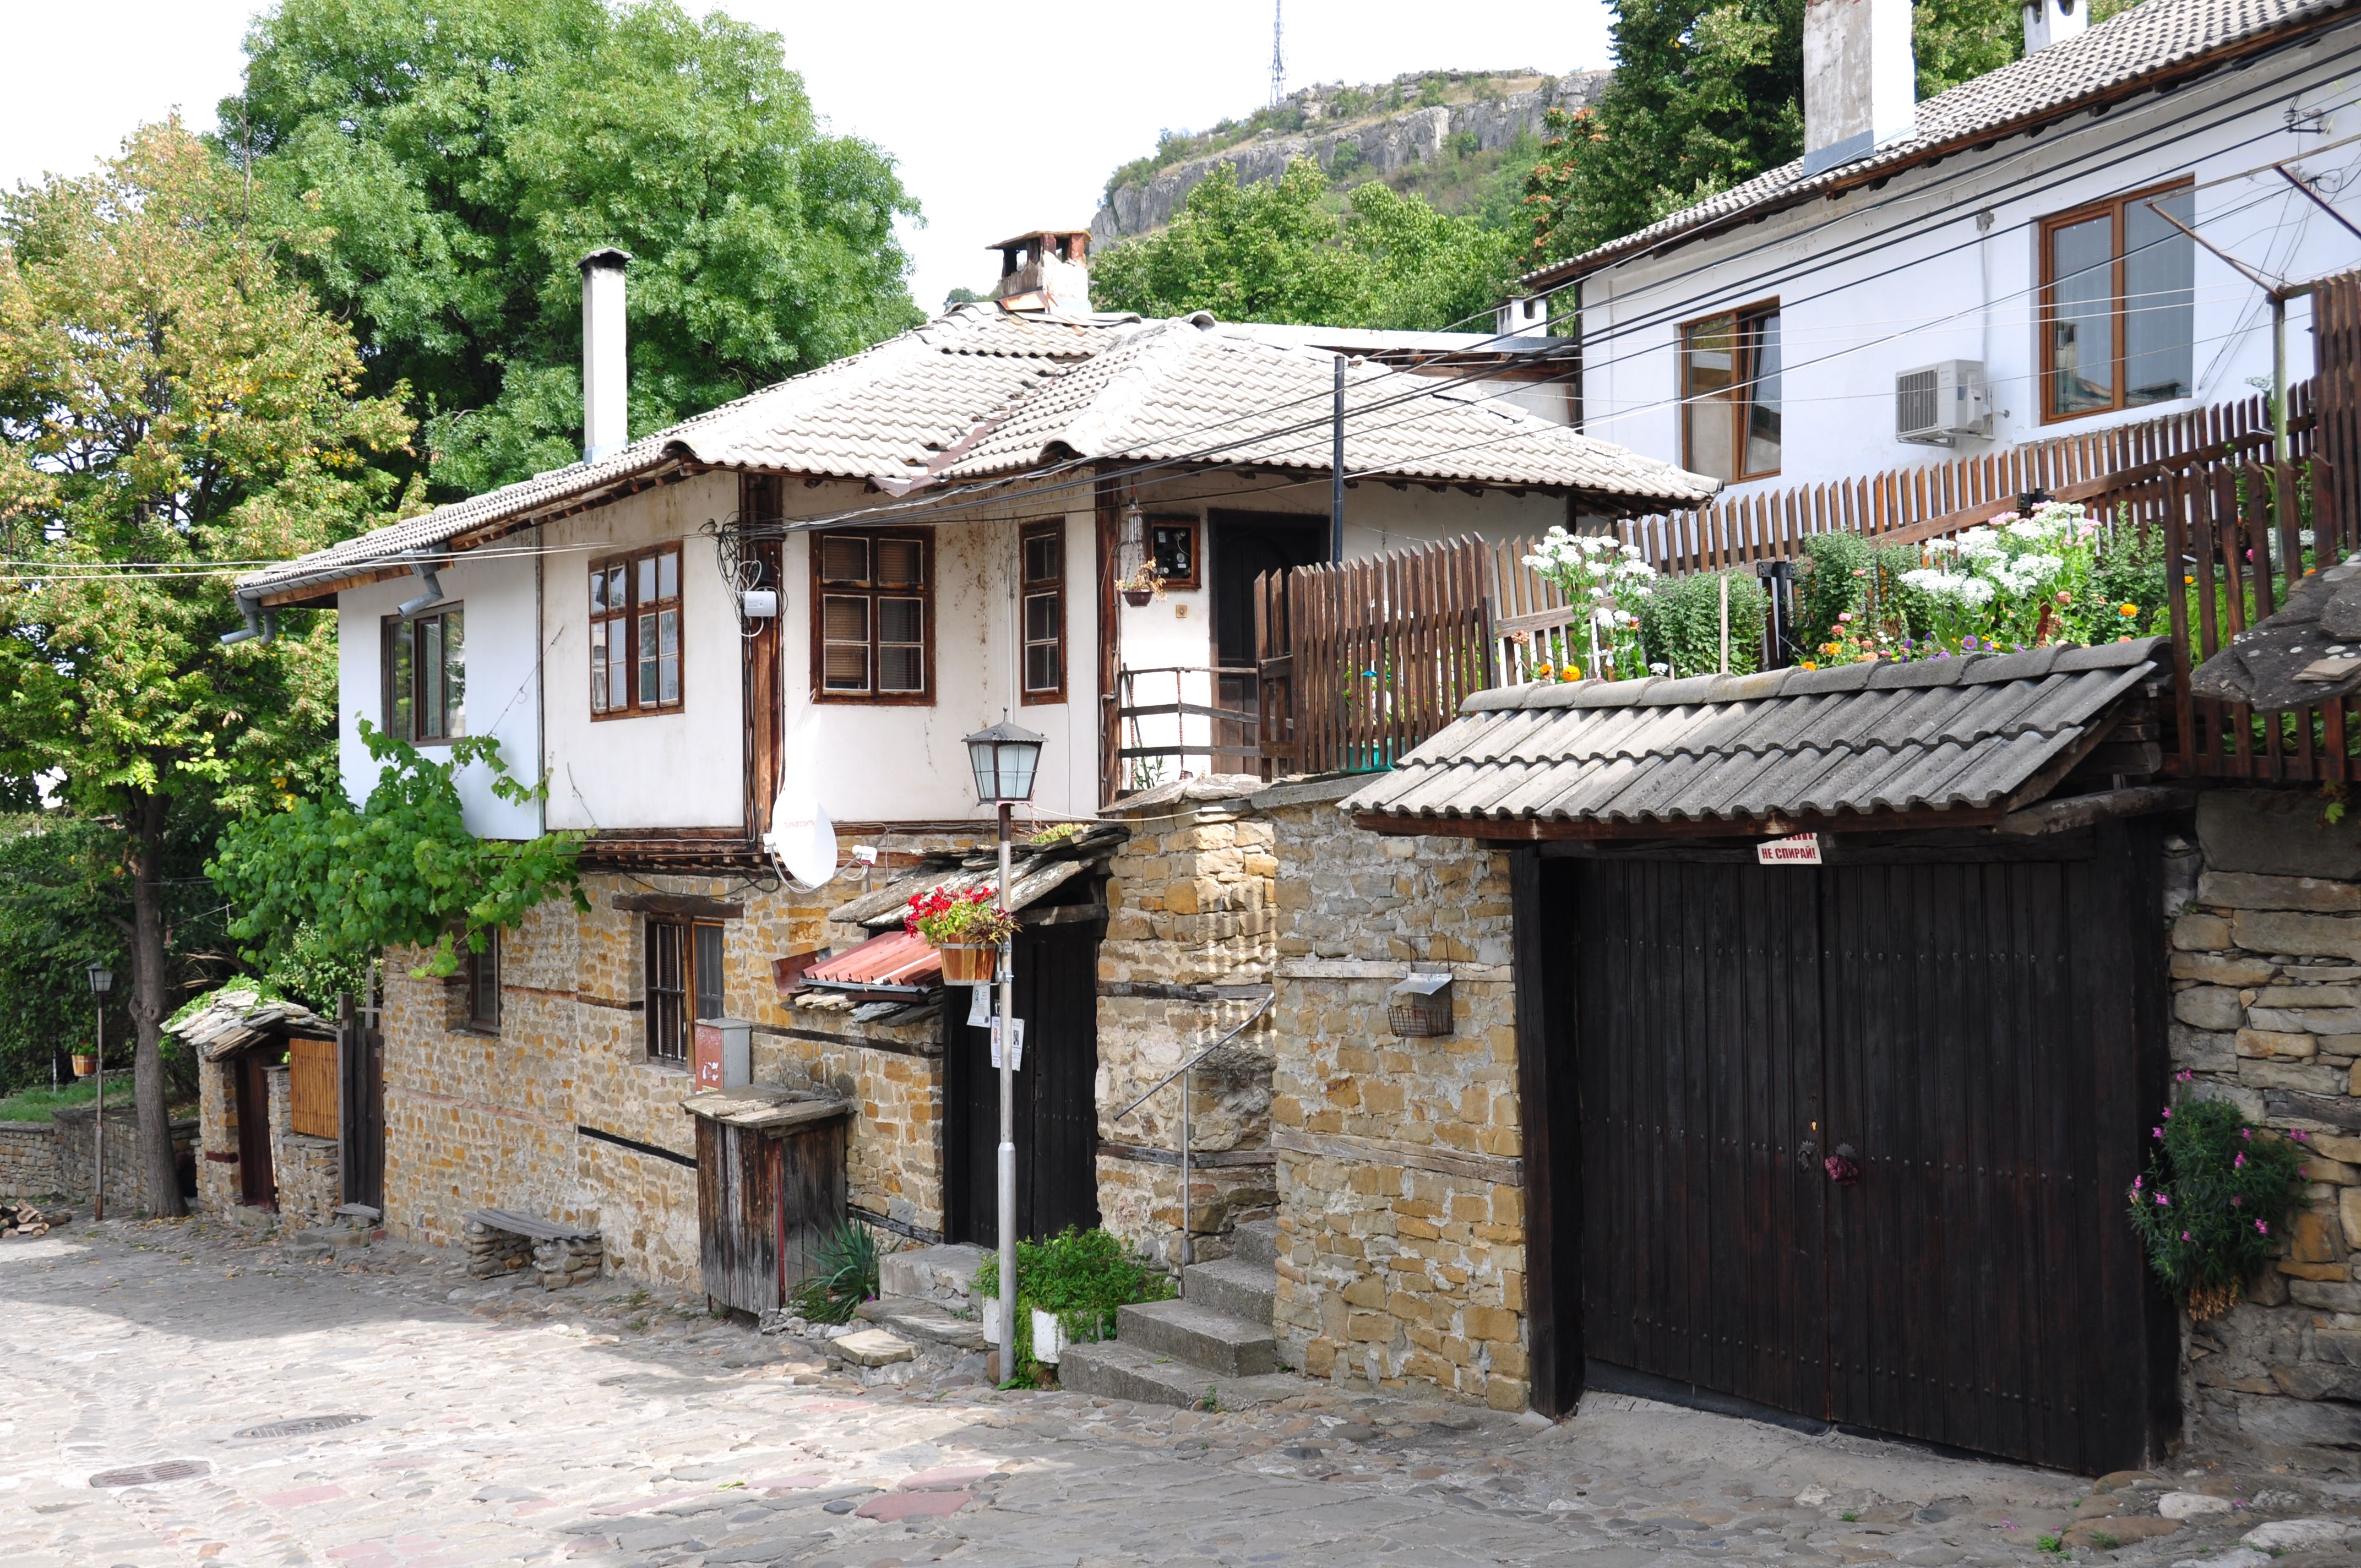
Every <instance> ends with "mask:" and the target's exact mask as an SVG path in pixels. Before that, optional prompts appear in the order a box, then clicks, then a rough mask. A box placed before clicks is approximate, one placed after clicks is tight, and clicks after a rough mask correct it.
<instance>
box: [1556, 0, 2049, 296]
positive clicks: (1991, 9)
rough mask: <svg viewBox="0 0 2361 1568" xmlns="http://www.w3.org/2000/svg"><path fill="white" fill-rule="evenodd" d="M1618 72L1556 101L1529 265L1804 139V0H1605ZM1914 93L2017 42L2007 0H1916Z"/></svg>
mask: <svg viewBox="0 0 2361 1568" xmlns="http://www.w3.org/2000/svg"><path fill="white" fill-rule="evenodd" d="M1613 4H1614V7H1615V22H1614V25H1613V27H1612V28H1611V29H1610V38H1611V40H1612V44H1613V49H1614V56H1615V74H1614V76H1613V78H1612V79H1611V80H1610V81H1609V83H1608V86H1607V90H1606V91H1605V92H1604V93H1601V94H1600V96H1599V100H1598V104H1596V105H1595V106H1593V107H1591V108H1587V109H1583V110H1579V111H1576V112H1574V113H1568V112H1566V111H1565V110H1563V109H1553V110H1551V111H1550V114H1549V115H1548V137H1547V139H1546V140H1545V141H1544V142H1543V146H1542V150H1541V157H1540V159H1539V161H1538V162H1536V163H1535V164H1534V166H1533V169H1532V174H1531V175H1530V176H1529V178H1528V179H1527V181H1526V183H1525V207H1526V210H1527V212H1528V213H1529V214H1531V216H1532V225H1533V228H1532V239H1531V243H1530V246H1529V247H1528V252H1527V255H1526V258H1525V265H1526V266H1528V267H1535V266H1540V265H1542V264H1543V263H1545V262H1550V261H1556V260H1561V259H1563V258H1565V257H1568V256H1576V255H1579V254H1581V253H1582V252H1583V251H1586V250H1588V249H1590V248H1592V247H1596V246H1600V245H1604V244H1606V243H1607V242H1608V241H1609V240H1612V239H1616V238H1619V237H1620V236H1624V235H1627V234H1630V233H1631V232H1632V231H1634V230H1636V229H1642V228H1645V227H1647V226H1648V225H1650V224H1653V223H1654V222H1656V221H1657V220H1658V219H1660V218H1664V217H1668V216H1670V215H1671V214H1674V213H1676V212H1679V211H1681V210H1682V209H1683V208H1685V207H1691V206H1695V205H1696V204H1697V203H1699V202H1702V201H1704V200H1706V199H1707V198H1708V197H1710V196H1714V195H1717V194H1719V192H1723V191H1727V190H1729V189H1730V187H1732V186H1734V185H1741V184H1744V183H1745V182H1746V181H1749V180H1752V179H1753V178H1754V177H1755V176H1756V175H1758V174H1761V173H1763V172H1765V171H1766V170H1773V169H1776V168H1778V167H1779V166H1780V165H1781V164H1783V163H1786V162H1788V161H1790V160H1791V159H1795V158H1799V157H1801V156H1802V155H1803V150H1804V107H1803V95H1804V5H1803V0H1721V3H1719V4H1709V3H1704V0H1613ZM1911 41H1912V52H1913V55H1914V57H1915V59H1916V63H1917V94H1918V96H1919V97H1920V98H1921V99H1926V98H1931V97H1933V96H1934V95H1935V94H1936V93H1942V92H1947V91H1949V89H1950V88H1953V87H1956V86H1958V85H1959V84H1960V82H1965V81H1967V80H1968V79H1969V78H1971V77H1973V76H1980V75H1982V74H1983V73H1984V72H1985V71H1993V70H1996V69H1998V68H1999V67H2001V66H2003V65H2005V64H2007V63H2008V62H2009V61H2010V60H2015V59H2016V58H2017V57H2018V56H2019V55H2020V54H2021V53H2023V52H2024V44H2025V38H2024V27H2023V22H2022V20H2021V18H2020V16H2019V13H2018V9H2017V5H2016V4H2015V0H1916V4H1914V5H1913V7H1912V39H1911Z"/></svg>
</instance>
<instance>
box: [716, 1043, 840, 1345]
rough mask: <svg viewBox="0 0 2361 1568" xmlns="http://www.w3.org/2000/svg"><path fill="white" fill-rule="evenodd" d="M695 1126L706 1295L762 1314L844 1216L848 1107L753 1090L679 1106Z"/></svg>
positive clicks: (823, 1098) (808, 1267)
mask: <svg viewBox="0 0 2361 1568" xmlns="http://www.w3.org/2000/svg"><path fill="white" fill-rule="evenodd" d="M681 1109H682V1110H684V1111H686V1112H687V1113H689V1114H690V1115H691V1116H692V1117H694V1118H696V1122H697V1243H698V1256H699V1262H700V1264H701V1265H702V1267H703V1270H704V1275H705V1294H706V1295H707V1296H708V1298H710V1299H712V1300H714V1301H715V1302H718V1303H719V1304H720V1305H722V1306H725V1307H734V1308H736V1309H738V1310H740V1311H744V1312H754V1313H762V1312H766V1311H768V1310H771V1309H772V1308H774V1307H776V1306H779V1305H781V1304H782V1303H783V1302H785V1299H786V1297H787V1292H788V1291H790V1290H792V1289H794V1288H795V1287H796V1284H797V1283H798V1282H800V1281H801V1280H802V1279H803V1278H804V1277H806V1276H807V1275H808V1274H810V1273H812V1272H814V1269H815V1265H814V1262H813V1259H812V1255H813V1252H814V1250H815V1249H816V1248H817V1247H818V1244H819V1241H820V1238H821V1237H822V1236H823V1235H825V1234H827V1232H828V1230H829V1228H830V1227H831V1226H833V1225H835V1224H837V1223H840V1222H841V1221H842V1220H843V1219H844V1217H845V1208H844V1188H845V1179H844V1146H845V1135H846V1131H847V1124H848V1123H849V1121H850V1120H851V1115H852V1107H851V1106H850V1105H848V1104H846V1103H845V1102H843V1101H841V1100H838V1099H836V1098H834V1097H832V1096H829V1095H825V1094H815V1093H812V1092H810V1091H804V1090H788V1089H764V1088H757V1087H754V1086H752V1085H747V1086H743V1087H740V1088H735V1089H721V1090H709V1091H699V1092H697V1093H695V1094H692V1095H690V1096H689V1097H688V1098H687V1099H686V1100H685V1101H683V1102H681Z"/></svg>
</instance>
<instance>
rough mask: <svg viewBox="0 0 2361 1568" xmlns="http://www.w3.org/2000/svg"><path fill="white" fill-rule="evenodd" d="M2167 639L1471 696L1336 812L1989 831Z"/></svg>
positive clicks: (1457, 826)
mask: <svg viewBox="0 0 2361 1568" xmlns="http://www.w3.org/2000/svg"><path fill="white" fill-rule="evenodd" d="M2167 652H2168V650H2167V648H2166V644H2165V642H2164V641H2163V640H2162V639H2160V638H2149V639H2145V640H2141V641H2128V642H2116V643H2109V644H2106V645H2104V646H2101V647H2096V648H2037V649H2035V650H2033V651H2031V652H2025V653H2008V654H2002V655H1999V656H1996V657H1994V656H1982V657H1970V658H1960V659H1940V660H1934V661H1930V662H1927V663H1906V664H1905V663H1878V664H1850V665H1843V666H1839V667H1838V668H1834V669H1826V670H1806V669H1801V668H1796V669H1786V670H1773V671H1769V672H1766V673H1764V674H1756V675H1708V676H1701V677H1697V678H1695V679H1690V680H1678V681H1675V680H1662V679H1655V680H1639V681H1620V682H1608V681H1581V682H1576V683H1573V684H1571V685H1542V684H1535V685H1521V686H1510V687H1502V688H1498V689H1495V690H1491V691H1484V692H1478V693H1477V694H1476V695H1475V696H1471V697H1469V698H1468V699H1467V701H1466V703H1465V704H1464V705H1463V706H1462V707H1461V708H1460V716H1459V718H1456V719H1455V720H1454V721H1453V722H1452V723H1451V724H1450V725H1449V726H1448V727H1447V728H1445V729H1444V730H1443V731H1442V733H1440V734H1438V735H1436V736H1435V737H1434V738H1433V740H1429V741H1427V742H1426V743H1425V744H1424V745H1422V746H1421V747H1419V748H1418V749H1417V750H1416V751H1412V752H1411V754H1410V755H1409V756H1408V757H1407V758H1405V759H1404V760H1403V762H1402V763H1401V765H1400V767H1398V768H1396V769H1395V770H1394V771H1393V772H1391V773H1387V774H1385V775H1384V776H1382V777H1380V778H1378V779H1377V780H1376V781H1374V782H1372V783H1371V784H1368V785H1367V787H1365V788H1363V789H1362V790H1360V791H1359V792H1357V793H1356V794H1355V795H1351V796H1350V797H1348V798H1347V799H1346V800H1345V808H1346V809H1347V810H1349V811H1351V812H1352V813H1353V814H1354V818H1355V820H1356V822H1358V823H1359V824H1360V825H1362V826H1363V827H1367V828H1378V829H1380V830H1392V831H1396V832H1412V833H1432V834H1450V835H1453V836H1471V837H1479V838H1507V839H1545V838H1598V837H1617V836H1655V837H1674V836H1683V835H1698V834H1706V833H1721V834H1732V835H1745V834H1763V833H1787V832H1794V831H1795V830H1797V829H1798V828H1804V827H1806V826H1847V825H1857V826H1858V827H1860V828H1864V829H1873V828H1879V827H1892V826H1902V825H1904V823H1905V821H1906V822H1907V823H1909V824H1910V825H1913V826H1927V825H1930V824H1929V823H1928V822H1927V817H1929V816H1930V815H1931V814H1945V815H1943V816H1940V817H1937V818H1936V820H1937V821H1942V822H1949V821H1956V822H1958V823H1959V825H1960V826H1973V825H1977V824H1979V823H1983V822H1990V821H1993V820H1995V819H1996V818H1997V817H1999V816H2000V815H2001V814H2003V813H2004V812H2006V811H2009V810H2012V809H2015V807H2017V806H2023V805H2025V804H2026V803H2027V802H2029V801H2031V800H2034V799H2037V798H2038V797H2039V796H2040V795H2044V794H2047V793H2048V791H2049V790H2050V789H2051V788H2053V787H2055V785H2056V784H2057V783H2058V782H2059V780H2060V779H2061V778H2063V777H2064V775H2065V774H2066V773H2067V772H2068V771H2069V770H2070V769H2071V768H2072V767H2073V765H2074V764H2075V763H2076V762H2079V761H2080V760H2081V758H2082V757H2084V756H2085V755H2087V754H2088V753H2089V752H2090V751H2092V749H2093V748H2094V747H2096V746H2097V745H2098V744H2099V742H2100V741H2101V740H2104V739H2105V738H2106V735H2107V733H2108V731H2109V730H2110V729H2113V728H2114V725H2115V722H2116V720H2117V718H2119V717H2121V715H2122V712H2123V708H2122V707H2120V706H2119V705H2120V704H2121V703H2122V702H2123V699H2125V698H2126V697H2128V696H2132V695H2134V694H2135V693H2136V692H2138V691H2139V690H2140V689H2141V688H2142V687H2144V686H2146V685H2149V684H2150V683H2152V682H2158V681H2161V680H2163V679H2165V678H2167V675H2168V672H2167V670H2165V669H2164V668H2163V667H2161V666H2160V665H2159V664H2158V660H2159V658H2161V657H2163V656H2164V655H2165V654H2166V653H2167Z"/></svg>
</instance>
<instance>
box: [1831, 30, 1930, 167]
mask: <svg viewBox="0 0 2361 1568" xmlns="http://www.w3.org/2000/svg"><path fill="white" fill-rule="evenodd" d="M1917 77H1918V68H1917V66H1916V64H1915V63H1914V62H1913V61H1912V60H1911V57H1910V0H1804V172H1805V173H1806V174H1807V175H1809V174H1817V173H1819V172H1820V171H1821V170H1824V169H1834V168H1836V167H1837V166H1838V165H1839V164H1842V163H1850V162H1853V161H1854V160H1855V159H1862V158H1867V157H1868V156H1869V155H1870V154H1871V153H1872V152H1873V151H1875V150H1876V149H1877V148H1881V147H1883V146H1885V145H1886V144H1887V143H1889V142H1893V141H1896V140H1899V139H1900V138H1901V137H1906V136H1908V135H1909V134H1910V133H1911V132H1912V131H1913V130H1915V129H1916V128H1917V97H1918V82H1917Z"/></svg>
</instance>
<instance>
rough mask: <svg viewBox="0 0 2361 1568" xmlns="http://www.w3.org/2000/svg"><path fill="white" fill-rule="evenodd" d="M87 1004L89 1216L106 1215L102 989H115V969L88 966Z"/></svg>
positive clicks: (104, 1023)
mask: <svg viewBox="0 0 2361 1568" xmlns="http://www.w3.org/2000/svg"><path fill="white" fill-rule="evenodd" d="M89 973H90V994H91V996H92V997H93V1002H92V1003H91V1005H92V1007H93V1010H94V1011H95V1012H96V1014H97V1016H98V1058H97V1067H98V1113H97V1114H95V1115H93V1117H92V1118H91V1121H90V1147H91V1157H90V1217H91V1218H92V1219H93V1220H104V1218H106V993H107V992H109V991H112V990H113V989H115V971H114V970H111V969H109V968H107V967H106V966H105V965H104V964H93V965H91V966H90V970H89Z"/></svg>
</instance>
